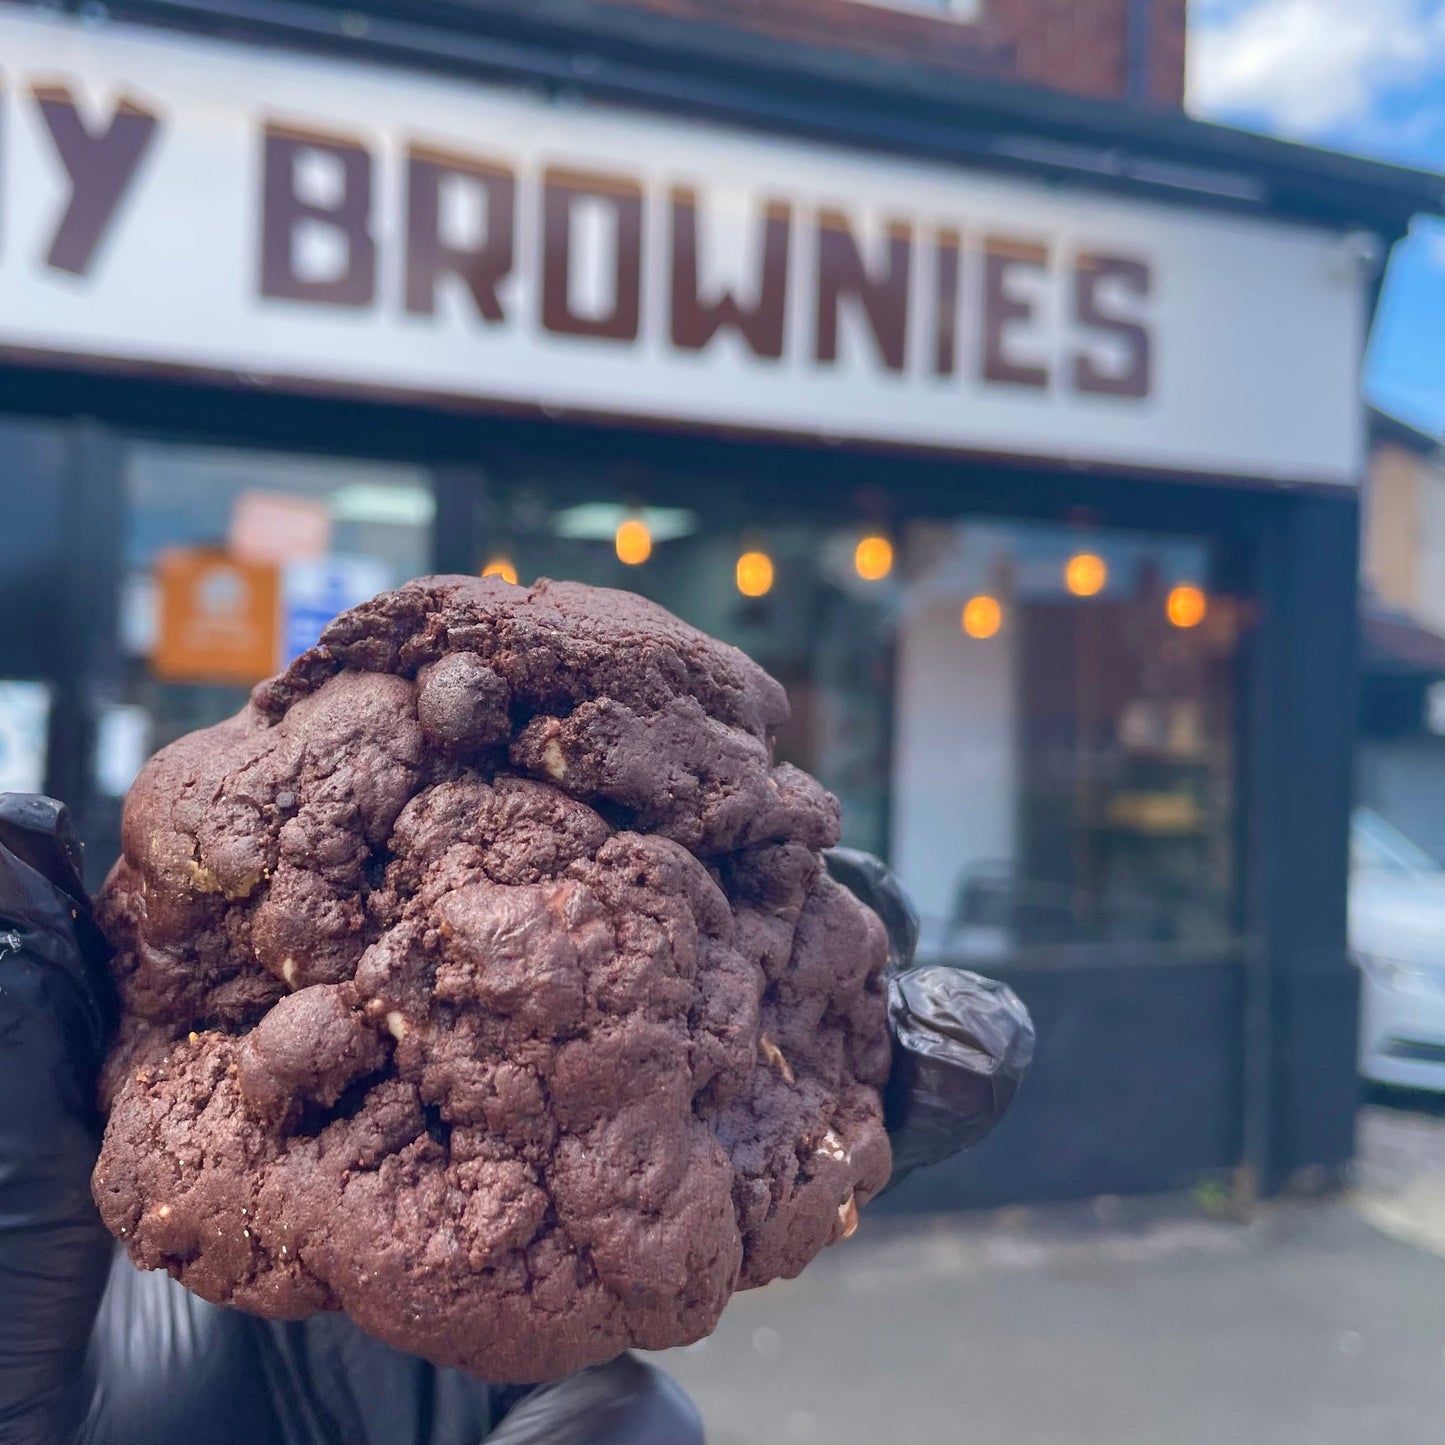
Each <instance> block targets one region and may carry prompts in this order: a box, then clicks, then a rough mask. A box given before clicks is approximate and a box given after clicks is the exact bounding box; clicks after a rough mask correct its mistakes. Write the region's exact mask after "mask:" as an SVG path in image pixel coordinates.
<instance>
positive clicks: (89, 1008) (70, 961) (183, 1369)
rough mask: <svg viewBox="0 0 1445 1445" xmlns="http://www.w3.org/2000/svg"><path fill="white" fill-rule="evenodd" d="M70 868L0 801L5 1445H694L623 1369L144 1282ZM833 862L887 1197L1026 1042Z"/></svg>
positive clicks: (19, 806)
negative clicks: (247, 1304)
mask: <svg viewBox="0 0 1445 1445" xmlns="http://www.w3.org/2000/svg"><path fill="white" fill-rule="evenodd" d="M79 861H80V848H79V844H78V842H77V841H76V839H75V836H74V833H73V831H72V829H71V828H70V825H69V822H68V819H67V817H66V814H65V809H64V808H63V807H62V806H61V805H60V804H57V803H53V802H51V801H50V800H49V799H41V798H33V797H25V796H21V795H15V794H10V795H3V794H0V1445H192V1442H196V1445H200V1442H205V1445H260V1442H266V1445H479V1442H481V1441H483V1440H486V1441H487V1442H489V1445H543V1442H545V1445H700V1442H701V1441H702V1427H701V1424H700V1422H699V1421H698V1418H697V1414H696V1411H695V1410H694V1409H693V1407H692V1405H691V1402H690V1401H689V1400H688V1399H687V1397H686V1396H685V1395H684V1394H683V1393H682V1391H681V1390H679V1389H678V1388H677V1386H676V1385H674V1384H673V1383H672V1381H671V1380H669V1379H668V1378H667V1377H666V1376H665V1375H664V1374H662V1372H660V1371H659V1370H656V1369H655V1368H653V1367H652V1366H649V1365H645V1364H643V1363H642V1362H640V1361H639V1360H637V1359H635V1358H633V1357H632V1356H630V1355H623V1356H621V1357H620V1358H618V1359H616V1360H613V1361H611V1362H610V1363H608V1364H606V1365H600V1366H597V1367H595V1368H593V1369H590V1370H583V1371H581V1372H579V1373H578V1374H576V1375H572V1376H570V1377H568V1378H567V1379H565V1380H561V1381H558V1382H556V1383H554V1384H549V1385H543V1386H538V1387H535V1388H530V1387H529V1388H496V1387H489V1386H487V1385H486V1384H484V1383H483V1382H481V1381H479V1380H475V1379H473V1378H471V1377H469V1376H466V1375H462V1374H460V1373H459V1372H457V1371H454V1370H443V1369H437V1368H435V1367H433V1366H431V1365H429V1364H427V1363H426V1362H425V1361H424V1360H420V1359H417V1358H414V1357H412V1356H408V1355H403V1354H400V1353H398V1352H397V1351H395V1350H392V1349H390V1348H389V1347H387V1346H385V1345H382V1344H380V1343H378V1342H377V1341H375V1340H373V1339H371V1338H370V1337H368V1336H367V1335H365V1334H363V1333H362V1332H361V1330H359V1329H358V1328H357V1327H356V1326H355V1325H353V1324H352V1323H351V1321H350V1320H348V1319H347V1318H345V1317H344V1316H341V1315H320V1316H317V1317H315V1318H313V1319H310V1320H307V1321H304V1322H284V1321H273V1320H262V1319H257V1318H255V1317H254V1316H250V1315H244V1314H241V1313H238V1312H236V1311H232V1310H225V1309H221V1308H218V1307H217V1306H214V1305H211V1304H208V1303H206V1302H205V1301H204V1300H201V1299H199V1298H198V1297H196V1296H195V1295H192V1294H190V1293H189V1292H188V1291H186V1290H185V1289H183V1288H182V1287H181V1286H180V1285H178V1284H176V1283H175V1282H174V1281H173V1280H172V1279H171V1278H170V1277H169V1276H167V1275H165V1274H142V1273H140V1272H139V1271H137V1270H136V1269H135V1268H134V1267H133V1266H132V1265H131V1263H130V1261H129V1260H128V1259H127V1258H126V1257H125V1255H124V1254H123V1253H121V1252H120V1251H118V1250H117V1249H115V1247H114V1246H113V1244H112V1241H111V1239H110V1237H109V1235H108V1234H107V1233H106V1231H105V1229H104V1227H103V1226H102V1225H101V1223H100V1220H99V1218H98V1216H97V1214H96V1211H95V1206H94V1204H93V1203H92V1201H91V1197H90V1172H91V1169H92V1167H93V1165H94V1161H95V1157H96V1152H97V1150H98V1148H99V1139H100V1131H101V1120H100V1118H99V1117H98V1115H97V1112H96V1107H95V1103H94V1093H95V1079H96V1075H97V1072H98V1070H99V1068H100V1063H101V1060H102V1058H103V1056H104V1051H105V1048H106V1045H107V1043H108V1041H109V1038H110V1034H111V1030H112V1028H113V1026H114V1022H115V1003H114V999H113V996H112V992H111V987H110V982H109V977H108V974H107V971H106V966H105V964H106V954H105V945H104V941H103V940H102V939H101V937H100V935H99V933H98V932H97V930H96V928H95V925H94V924H93V922H92V921H91V918H90V910H89V904H88V901H87V899H86V897H85V893H84V889H83V887H82V885H81V881H80V877H81V874H80V868H79ZM829 867H830V869H831V870H832V871H833V873H834V874H835V876H837V877H838V878H839V879H840V881H842V882H844V883H845V884H846V885H847V886H848V887H850V888H851V889H853V891H854V892H856V893H858V894H859V895H860V896H861V897H862V898H863V899H864V901H865V902H868V903H869V904H871V905H872V906H873V907H875V908H876V909H877V910H878V911H879V913H880V914H881V915H882V916H883V918H884V920H885V923H886V924H887V926H888V931H889V938H890V945H891V954H892V958H891V963H890V977H889V983H888V987H889V1016H890V1022H891V1024H892V1026H893V1029H894V1032H895V1061H894V1070H893V1079H892V1080H891V1081H890V1084H889V1088H888V1092H887V1096H886V1102H887V1111H888V1122H889V1128H890V1133H891V1134H892V1135H893V1138H894V1146H895V1150H896V1151H897V1161H898V1162H897V1164H896V1166H895V1171H894V1180H895V1181H896V1180H897V1179H898V1178H899V1177H901V1175H902V1173H906V1172H907V1171H908V1170H909V1169H911V1168H915V1167H917V1166H918V1165H919V1164H923V1163H928V1162H932V1161H933V1160H934V1159H937V1158H941V1157H944V1156H945V1155H946V1154H948V1153H952V1152H953V1151H954V1150H955V1149H957V1148H959V1147H962V1146H963V1145H965V1144H968V1143H972V1142H976V1140H977V1139H978V1138H981V1137H982V1135H983V1134H984V1133H986V1132H987V1130H988V1129H989V1128H990V1127H991V1126H992V1124H993V1123H994V1122H996V1120H997V1119H998V1118H999V1117H1001V1115H1002V1113H1003V1111H1004V1109H1006V1108H1007V1106H1008V1102H1009V1100H1010V1099H1011V1097H1012V1094H1013V1088H1014V1086H1015V1085H1016V1084H1017V1081H1018V1078H1019V1077H1020V1076H1021V1074H1022V1072H1023V1070H1024V1068H1026V1067H1027V1062H1028V1056H1029V1054H1030V1053H1031V1051H1032V1041H1033V1035H1032V1029H1031V1028H1030V1026H1029V1023H1028V1017H1027V1014H1025V1013H1024V1011H1023V1008H1022V1006H1021V1005H1019V1004H1018V1001H1017V1000H1016V999H1014V998H1013V995H1012V994H1009V993H1008V991H1007V990H1003V989H1000V988H999V986H997V985H990V984H988V983H987V982H986V981H985V980H979V979H977V978H975V976H973V975H970V974H965V973H962V972H960V971H957V970H938V969H929V968H924V969H914V968H911V967H910V965H911V963H912V958H913V949H914V946H915V944H916V940H917V926H916V922H915V921H914V920H913V915H912V910H911V908H910V907H909V905H908V903H907V900H906V898H905V896H904V894H903V892H902V890H901V889H900V888H899V886H898V883H897V881H896V879H894V878H893V877H892V875H891V874H890V873H889V872H888V871H887V869H886V868H884V867H883V865H882V864H881V863H879V862H878V860H877V859H872V858H869V857H868V856H867V855H863V854H853V853H848V852H846V851H844V850H837V851H835V852H834V853H833V854H831V855H830V857H829Z"/></svg>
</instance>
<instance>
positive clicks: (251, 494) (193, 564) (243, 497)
mask: <svg viewBox="0 0 1445 1445" xmlns="http://www.w3.org/2000/svg"><path fill="white" fill-rule="evenodd" d="M125 487H126V501H127V511H126V535H125V542H124V557H125V569H126V570H125V577H124V587H123V592H122V598H121V612H120V618H119V628H120V636H121V645H122V650H123V652H124V653H125V655H126V656H127V657H128V658H129V659H130V663H129V680H128V685H127V698H126V701H127V702H128V703H130V704H133V705H137V706H139V707H140V708H141V709H143V711H144V713H145V714H146V715H147V717H148V718H149V723H150V727H149V737H148V743H149V745H150V746H151V747H159V746H161V745H163V744H164V743H167V742H169V741H171V740H172V739H174V738H176V737H178V736H180V735H181V734H182V733H185V732H188V731H191V730H192V729H194V728H199V727H207V726H209V725H210V724H212V723H214V722H218V721H220V720H221V719H222V718H224V717H227V716H229V715H230V714H231V713H233V712H235V711H236V710H237V709H238V708H239V707H241V706H242V705H243V704H244V702H245V699H246V696H247V693H248V691H249V687H250V684H251V682H254V681H256V680H259V677H261V676H265V675H266V674H267V673H270V672H272V671H275V670H276V669H277V668H279V667H281V666H283V665H284V664H285V663H286V662H287V661H289V660H290V658H291V657H292V656H294V655H295V654H296V653H297V652H298V651H301V650H303V649H304V648H305V647H306V646H309V645H310V644H311V643H312V642H313V641H314V640H315V636H316V634H317V633H319V630H320V628H321V627H322V626H323V625H324V624H325V622H326V621H327V620H329V618H330V617H331V616H334V615H335V613H336V612H338V611H340V610H342V609H343V608H344V607H345V606H348V605H350V604H352V603H354V602H356V601H360V600H362V597H363V596H370V595H372V594H374V593H375V592H378V591H382V590H384V589H386V588H388V587H394V586H396V585H398V584H399V583H401V582H404V581H406V580H407V579H408V578H410V577H415V576H418V575H420V574H421V573H424V572H426V571H427V570H428V562H429V558H430V552H431V525H432V514H433V506H434V502H433V497H432V492H431V486H430V480H429V477H428V475H427V473H426V472H424V471H422V470H421V469H419V468H415V467H399V466H390V465H384V464H378V463H373V462H363V461H355V460H349V459H345V458H333V457H312V456H304V455H293V454H283V453H270V452H255V451H247V450H241V449H235V448H225V447H199V446H185V445H176V444H172V443H160V442H157V443H135V444H133V445H132V446H131V447H130V448H129V449H128V452H127V456H126V466H125ZM206 559H214V562H215V572H216V576H215V579H214V580H213V581H212V582H211V583H209V584H201V585H203V586H209V592H205V591H201V592H198V596H201V597H202V598H205V597H210V598H211V599H213V600H216V603H217V606H218V607H219V606H220V604H221V603H229V604H233V605H234V606H235V608H236V609H237V612H238V615H237V617H236V618H234V619H231V620H230V630H229V631H228V630H227V625H226V624H227V623H228V619H226V618H224V617H221V618H219V619H218V625H217V627H216V628H215V629H214V646H213V647H212V648H210V654H211V655H210V660H209V663H208V654H207V646H206V644H205V641H204V639H202V640H201V642H200V644H199V645H194V644H196V642H197V639H196V638H187V639H184V641H185V642H186V643H188V644H191V645H188V646H186V647H182V648H171V649H170V650H169V651H168V650H167V643H168V642H174V641H175V640H176V639H174V638H168V637H167V636H166V635H165V628H166V626H167V624H168V621H169V624H170V625H174V623H175V620H176V618H175V609H174V607H172V608H171V609H170V611H169V612H168V611H167V609H166V608H165V607H164V606H163V605H162V597H161V587H160V583H161V581H163V580H164V579H166V578H172V579H173V578H174V577H175V576H176V575H177V572H176V568H177V566H179V567H180V568H182V569H184V568H186V567H190V568H191V569H192V571H193V572H194V571H196V570H197V569H200V568H202V567H203V566H204V565H205V563H206ZM168 569H169V570H168ZM260 594H265V595H264V596H262V595H260ZM258 618H260V619H262V620H261V621H260V622H258V621H257V619H258ZM248 627H251V628H252V629H253V630H254V629H255V628H261V629H262V630H263V631H264V636H260V637H256V636H251V635H250V633H248V631H247V628H248ZM253 644H256V645H253ZM243 651H244V652H245V654H246V656H247V659H248V662H247V663H246V665H245V666H243V667H237V666H236V665H235V663H236V658H237V656H238V655H240V654H241V653H242V652H243ZM178 659H179V660H178ZM252 659H253V662H254V665H252ZM228 662H229V663H230V664H231V665H230V666H229V668H228V666H227V664H228ZM243 671H244V672H245V673H246V675H245V676H241V675H239V674H240V672H243ZM119 776H120V772H119V770H118V771H117V777H119Z"/></svg>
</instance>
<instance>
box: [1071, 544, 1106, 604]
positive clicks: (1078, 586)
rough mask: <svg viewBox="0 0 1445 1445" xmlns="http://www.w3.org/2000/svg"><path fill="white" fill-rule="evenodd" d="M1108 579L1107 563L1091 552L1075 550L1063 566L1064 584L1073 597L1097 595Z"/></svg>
mask: <svg viewBox="0 0 1445 1445" xmlns="http://www.w3.org/2000/svg"><path fill="white" fill-rule="evenodd" d="M1108 580H1109V564H1108V563H1107V562H1105V561H1104V559H1103V558H1102V557H1100V556H1098V555H1097V554H1096V553H1093V552H1076V553H1075V554H1074V555H1073V556H1072V557H1070V558H1069V560H1068V564H1067V565H1066V566H1065V567H1064V586H1065V587H1067V588H1068V589H1069V591H1070V592H1072V593H1073V594H1074V596H1075V597H1097V596H1098V595H1099V593H1100V592H1102V591H1103V590H1104V587H1105V584H1106V583H1107V582H1108Z"/></svg>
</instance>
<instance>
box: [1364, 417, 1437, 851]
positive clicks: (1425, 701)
mask: <svg viewBox="0 0 1445 1445" xmlns="http://www.w3.org/2000/svg"><path fill="white" fill-rule="evenodd" d="M1361 576H1362V584H1363V586H1362V602H1361V628H1362V634H1363V639H1364V655H1363V666H1362V678H1361V693H1360V736H1359V750H1358V757H1357V766H1356V772H1357V779H1358V795H1359V801H1360V804H1361V805H1362V806H1363V807H1366V808H1369V809H1371V810H1372V811H1374V812H1376V813H1378V814H1379V815H1380V816H1381V817H1383V818H1384V819H1386V821H1387V822H1389V823H1391V824H1393V825H1394V826H1395V827H1396V828H1399V829H1400V830H1401V831H1402V832H1403V833H1405V834H1406V836H1407V837H1409V838H1411V839H1413V840H1414V841H1415V842H1417V843H1418V844H1419V845H1420V846H1421V847H1423V848H1424V849H1425V850H1426V851H1427V852H1429V853H1431V854H1433V855H1434V856H1435V857H1436V858H1438V859H1441V860H1442V861H1445V452H1442V448H1441V443H1440V440H1439V438H1437V437H1434V436H1431V435H1429V434H1428V433H1425V432H1422V431H1420V430H1418V429H1417V428H1415V427H1412V426H1410V425H1408V424H1407V423H1405V422H1402V421H1399V420H1398V419H1396V418H1395V417H1391V416H1388V415H1386V414H1384V413H1381V412H1372V413H1371V415H1370V467H1369V477H1368V483H1367V486H1366V490H1365V507H1364V546H1363V550H1362V566H1361Z"/></svg>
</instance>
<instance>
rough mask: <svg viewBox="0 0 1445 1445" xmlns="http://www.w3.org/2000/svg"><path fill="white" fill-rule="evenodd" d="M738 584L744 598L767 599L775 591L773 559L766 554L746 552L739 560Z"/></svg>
mask: <svg viewBox="0 0 1445 1445" xmlns="http://www.w3.org/2000/svg"><path fill="white" fill-rule="evenodd" d="M737 583H738V591H739V592H741V593H742V594H743V596H744V597H766V596H767V594H768V593H769V592H771V591H772V590H773V559H772V558H771V557H769V556H768V554H767V553H766V552H744V553H743V554H742V556H741V557H739V558H738V566H737Z"/></svg>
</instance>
